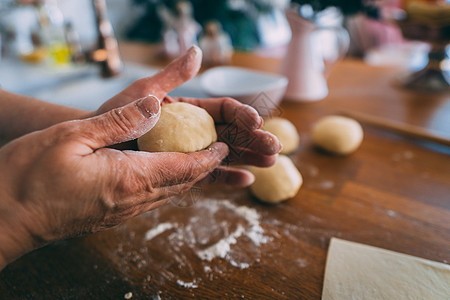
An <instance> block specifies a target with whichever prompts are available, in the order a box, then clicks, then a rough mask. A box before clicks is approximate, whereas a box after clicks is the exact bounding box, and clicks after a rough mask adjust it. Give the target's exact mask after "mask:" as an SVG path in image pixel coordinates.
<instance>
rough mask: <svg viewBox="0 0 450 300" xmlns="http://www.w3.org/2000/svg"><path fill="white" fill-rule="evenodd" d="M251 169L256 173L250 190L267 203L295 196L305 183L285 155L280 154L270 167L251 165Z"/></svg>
mask: <svg viewBox="0 0 450 300" xmlns="http://www.w3.org/2000/svg"><path fill="white" fill-rule="evenodd" d="M249 171H250V172H252V173H253V175H255V182H254V183H253V184H252V185H251V186H250V191H251V192H252V193H253V195H255V196H256V197H257V198H258V199H259V200H261V201H263V202H267V203H279V202H282V201H284V200H287V199H289V198H292V197H294V196H295V195H296V194H297V193H298V191H299V189H300V187H301V185H302V183H303V178H302V175H301V174H300V172H299V171H298V170H297V168H296V167H295V165H294V163H293V162H292V160H291V159H290V158H289V157H287V156H285V155H280V156H279V157H278V160H277V162H276V163H275V164H274V165H273V166H271V167H269V168H258V167H254V166H251V167H249Z"/></svg>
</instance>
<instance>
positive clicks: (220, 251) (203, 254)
mask: <svg viewBox="0 0 450 300" xmlns="http://www.w3.org/2000/svg"><path fill="white" fill-rule="evenodd" d="M244 233H245V229H244V227H242V226H238V228H237V229H236V230H235V231H234V232H233V233H232V234H230V235H228V236H227V237H224V238H223V239H221V240H220V241H218V242H217V243H215V244H214V245H212V246H210V247H208V248H206V249H205V250H200V251H197V256H198V257H200V258H201V259H203V260H207V261H211V260H213V259H214V258H216V257H220V258H224V257H225V256H226V255H227V254H228V252H229V251H230V249H231V245H233V244H236V243H237V240H236V239H237V238H238V237H240V236H241V235H243V234H244Z"/></svg>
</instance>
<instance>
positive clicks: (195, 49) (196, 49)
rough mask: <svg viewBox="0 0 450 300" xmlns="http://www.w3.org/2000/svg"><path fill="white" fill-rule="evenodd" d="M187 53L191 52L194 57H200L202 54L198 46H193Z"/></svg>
mask: <svg viewBox="0 0 450 300" xmlns="http://www.w3.org/2000/svg"><path fill="white" fill-rule="evenodd" d="M189 52H193V53H194V55H195V56H197V55H201V54H202V49H200V48H199V47H198V46H196V45H193V46H192V47H191V48H190V49H189Z"/></svg>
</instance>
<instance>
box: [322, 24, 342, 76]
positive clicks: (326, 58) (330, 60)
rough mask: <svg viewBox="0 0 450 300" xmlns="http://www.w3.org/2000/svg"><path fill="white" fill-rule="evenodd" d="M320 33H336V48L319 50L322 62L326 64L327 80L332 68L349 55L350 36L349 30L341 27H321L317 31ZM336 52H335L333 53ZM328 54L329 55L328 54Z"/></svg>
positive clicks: (324, 71)
mask: <svg viewBox="0 0 450 300" xmlns="http://www.w3.org/2000/svg"><path fill="white" fill-rule="evenodd" d="M320 32H328V33H334V34H333V36H334V37H335V39H336V40H335V42H336V45H335V46H336V48H333V49H324V47H323V46H324V45H323V44H322V46H321V47H320V48H319V49H321V52H322V60H323V63H324V68H323V73H324V76H325V78H327V77H328V75H329V74H330V72H331V69H332V67H333V66H334V65H335V64H336V63H337V62H338V61H340V60H342V59H343V58H344V57H345V55H346V54H347V51H348V48H349V46H350V35H349V34H348V32H347V30H346V29H345V28H344V27H341V26H333V27H319V28H317V29H316V33H320ZM331 50H335V51H331ZM327 52H328V53H327Z"/></svg>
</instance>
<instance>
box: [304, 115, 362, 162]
mask: <svg viewBox="0 0 450 300" xmlns="http://www.w3.org/2000/svg"><path fill="white" fill-rule="evenodd" d="M312 140H313V142H314V144H316V145H317V146H319V147H320V148H322V149H325V150H327V151H330V152H334V153H337V154H350V153H352V152H354V151H355V150H356V149H357V148H358V147H359V145H361V142H362V140H363V130H362V127H361V125H359V123H358V122H357V121H355V120H353V119H350V118H347V117H341V116H327V117H324V118H322V119H320V120H319V121H318V122H317V123H316V125H315V126H314V128H313V131H312Z"/></svg>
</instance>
